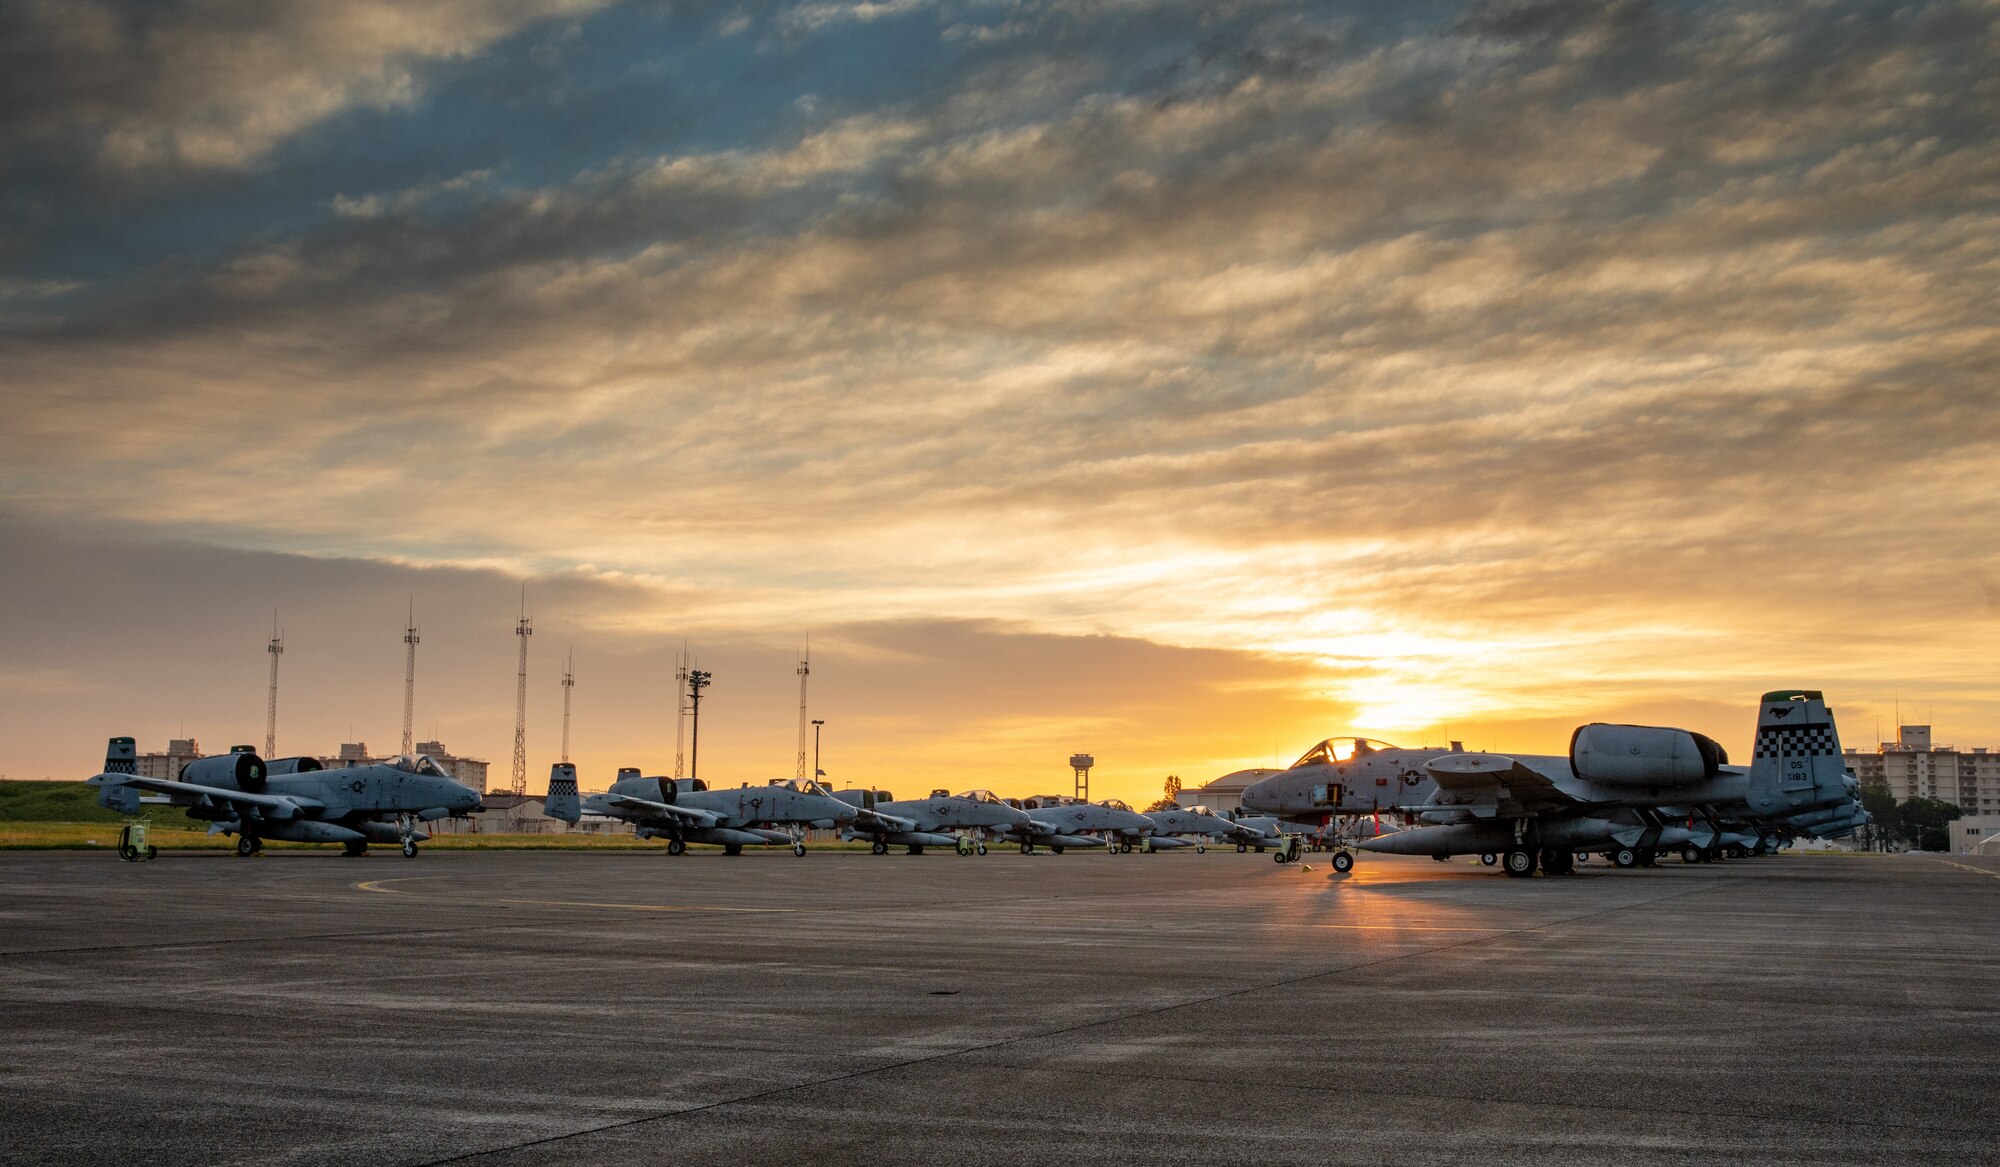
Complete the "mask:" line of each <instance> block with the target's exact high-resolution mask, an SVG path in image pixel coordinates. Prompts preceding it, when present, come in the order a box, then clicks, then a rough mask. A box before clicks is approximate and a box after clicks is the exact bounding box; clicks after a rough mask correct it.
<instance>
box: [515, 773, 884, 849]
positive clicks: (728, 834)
mask: <svg viewBox="0 0 2000 1167" xmlns="http://www.w3.org/2000/svg"><path fill="white" fill-rule="evenodd" d="M542 807H543V810H542V813H543V814H546V815H547V816H548V817H550V818H553V819H561V820H562V821H563V822H566V823H573V822H576V821H577V820H578V819H580V818H582V817H583V815H584V814H586V813H588V814H601V815H608V816H610V817H612V818H618V819H624V820H625V821H626V822H629V823H635V824H637V826H638V830H637V831H636V832H635V833H636V834H637V835H638V836H639V837H640V838H641V839H665V840H666V841H667V854H669V855H679V854H681V853H682V852H684V851H686V850H687V847H688V844H689V843H710V844H714V845H716V846H720V847H721V848H722V851H723V853H724V854H726V855H741V854H742V853H743V848H745V847H769V846H785V845H787V844H789V845H790V846H791V848H792V854H794V855H804V854H805V853H806V844H805V837H804V828H806V827H808V826H814V827H835V826H839V825H841V824H844V823H849V822H852V821H854V813H855V812H854V808H853V807H851V806H849V805H847V804H846V803H844V802H842V801H840V800H839V799H837V798H833V797H830V796H828V795H826V794H824V793H821V792H820V790H819V787H818V786H817V785H816V784H814V783H797V782H792V781H782V782H773V783H772V784H770V785H768V786H739V787H737V788H735V789H733V790H728V789H724V790H712V789H710V788H709V786H708V784H707V783H706V782H703V781H702V780H701V779H699V778H679V779H675V778H649V777H643V776H641V775H640V773H639V771H638V769H637V768H635V767H629V766H628V767H624V768H622V769H620V770H619V771H618V780H617V781H616V782H613V783H612V784H611V789H610V791H609V792H607V793H604V794H593V795H591V796H590V797H588V798H582V799H579V797H578V795H577V790H576V767H575V766H572V765H570V764H569V763H567V762H558V763H556V764H555V765H554V766H553V767H551V768H550V770H549V796H548V799H547V800H546V801H545V802H544V803H543V804H542ZM778 825H785V826H789V827H790V828H791V829H790V830H786V831H780V830H776V829H774V828H775V827H776V826H778Z"/></svg>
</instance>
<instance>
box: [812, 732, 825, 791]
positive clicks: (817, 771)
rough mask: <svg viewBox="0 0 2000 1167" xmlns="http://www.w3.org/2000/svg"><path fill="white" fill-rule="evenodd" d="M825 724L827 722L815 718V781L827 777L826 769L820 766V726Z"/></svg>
mask: <svg viewBox="0 0 2000 1167" xmlns="http://www.w3.org/2000/svg"><path fill="white" fill-rule="evenodd" d="M825 724H826V722H824V721H822V720H821V719H819V718H817V717H815V718H813V781H815V782H817V781H819V780H820V779H822V778H824V777H826V771H825V770H822V769H820V768H819V727H820V726H822V725H825Z"/></svg>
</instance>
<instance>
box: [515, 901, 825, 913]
mask: <svg viewBox="0 0 2000 1167" xmlns="http://www.w3.org/2000/svg"><path fill="white" fill-rule="evenodd" d="M490 902H492V903H496V904H540V905H543V906H545V907H552V908H616V909H618V910H620V911H625V912H753V913H757V914H759V915H788V914H790V913H793V912H798V911H803V910H804V909H801V908H724V907H717V906H714V905H710V904H604V903H597V902H594V901H591V900H493V901H490Z"/></svg>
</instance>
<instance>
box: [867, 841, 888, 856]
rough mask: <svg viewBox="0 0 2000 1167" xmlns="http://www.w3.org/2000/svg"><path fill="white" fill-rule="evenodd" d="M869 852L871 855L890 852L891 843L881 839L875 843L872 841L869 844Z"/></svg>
mask: <svg viewBox="0 0 2000 1167" xmlns="http://www.w3.org/2000/svg"><path fill="white" fill-rule="evenodd" d="M868 853H869V854H871V855H887V854H888V853H889V844H887V843H884V842H881V841H879V840H878V841H876V842H874V843H870V844H869V845H868Z"/></svg>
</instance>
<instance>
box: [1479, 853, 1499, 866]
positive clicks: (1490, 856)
mask: <svg viewBox="0 0 2000 1167" xmlns="http://www.w3.org/2000/svg"><path fill="white" fill-rule="evenodd" d="M1498 862H1500V857H1499V856H1498V855H1495V854H1494V853H1493V852H1491V851H1485V852H1481V853H1480V856H1479V865H1480V866H1481V867H1491V866H1493V865H1494V864H1495V863H1498Z"/></svg>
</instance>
